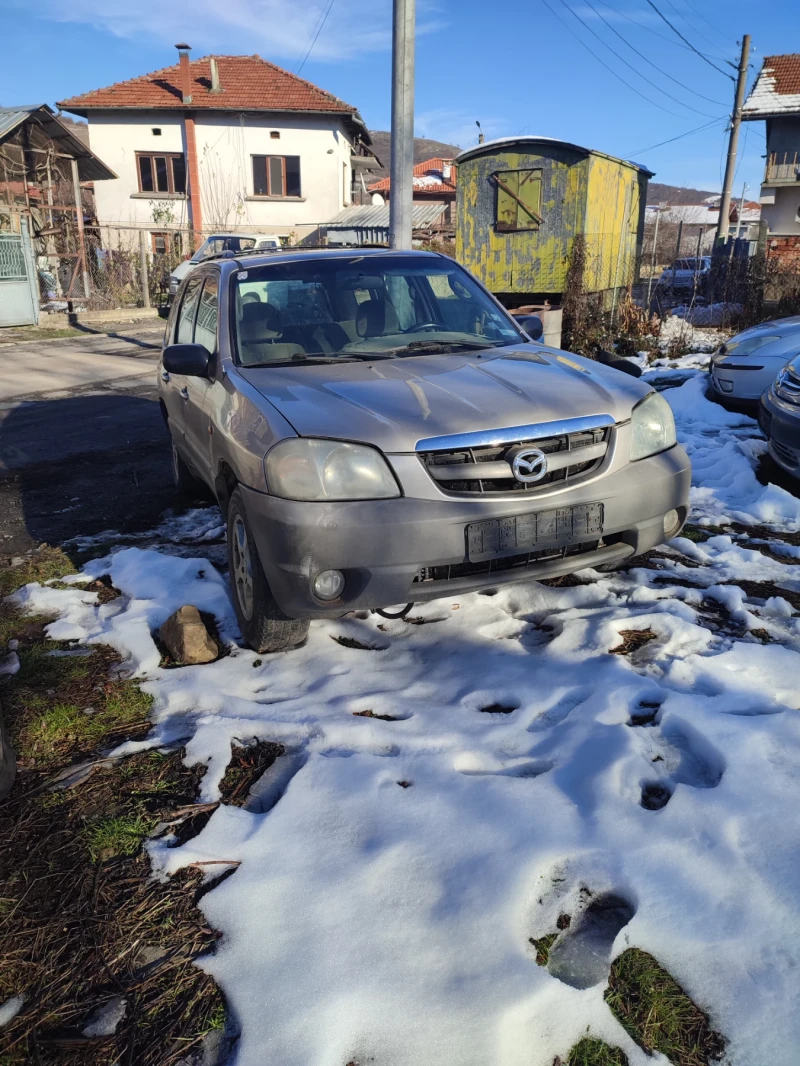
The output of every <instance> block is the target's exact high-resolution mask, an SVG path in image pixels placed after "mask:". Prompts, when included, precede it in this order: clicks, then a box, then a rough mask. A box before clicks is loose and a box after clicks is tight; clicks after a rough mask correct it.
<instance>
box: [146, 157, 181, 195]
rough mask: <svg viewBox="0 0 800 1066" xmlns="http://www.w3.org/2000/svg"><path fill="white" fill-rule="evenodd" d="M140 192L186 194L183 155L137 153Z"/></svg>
mask: <svg viewBox="0 0 800 1066" xmlns="http://www.w3.org/2000/svg"><path fill="white" fill-rule="evenodd" d="M136 169H137V171H138V174H139V192H153V193H159V192H166V193H185V192H186V161H185V159H184V157H183V156H182V155H150V154H149V153H148V154H145V153H144V152H137V153H136Z"/></svg>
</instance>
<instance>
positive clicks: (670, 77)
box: [586, 0, 725, 107]
mask: <svg viewBox="0 0 800 1066" xmlns="http://www.w3.org/2000/svg"><path fill="white" fill-rule="evenodd" d="M586 3H587V4H588V5H589V7H590V8H591V9H592V10H593V11H595V12H596V13H597V16H598V18H601V19H602V20H603V22H604V23H605V24H606V26H608V28H609V29H610V30H611V32H612V33H615V34H616V35H617V37H619V39H620V40H621V41H622V43H623V44H626V45H627V46H628V48H630V49H631V50H632V51H633V52H635V53H636V54H637V56H641V58H642V59H644V60H645V62H647V63H649V64H650V66H651V67H652V68H653V69H654V70H657V71H658V73H659V74H663V75H664V77H665V78H669V80H670V81H672V82H674V83H675V84H676V85H678V86H680V88H681V89H685V90H686V91H687V92H690V93H694V94H695V96H699V97H700V99H701V100H707V101H708V102H709V103H710V104H719V106H720V107H725V104H724V103H723V102H722V100H712V99H711V97H710V96H703V94H702V93H699V92H698V91H697V90H696V89H691V88H690V87H689V86H688V85H684V84H683V82H682V81H678V79H677V78H673V76H672V75H671V74H668V73H667V71H666V70H662V69H661V67H658V66H656V64H655V63H654V62H653V61H652V59H650V58H649V57H648V56H646V55H645V54H644V52H640V51H639V49H638V48H636V47H635V46H634V45H632V44H631V43H630V41H629V40H627V38H625V37H623V36H622V34H621V33H620V32H619V30H617V29H616V28H615V27H614V26H613V25H612V24H611V23H610V22H609V21H608V19H607V18H606V17H605V16H604V15H603V13H602V11H599V10H598V9H597V8H596V7H595V6H594V4H593V3H592V0H586Z"/></svg>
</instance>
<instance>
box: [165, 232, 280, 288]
mask: <svg viewBox="0 0 800 1066" xmlns="http://www.w3.org/2000/svg"><path fill="white" fill-rule="evenodd" d="M282 247H283V245H282V243H281V239H280V237H279V236H275V235H266V234H264V233H214V234H212V235H211V236H210V237H206V239H205V240H204V241H203V243H202V244H201V245H200V247H199V248H198V249H197V251H196V252H195V253H194V255H193V256H192V257H191V259H184V260H183V261H182V262H180V263H178V265H177V266H176V267H175V269H174V270H173V271H172V272H171V273H170V276H169V294H168V301H169V303H170V304H171V303H172V300H173V299H174V298H175V293H176V292H177V291H178V288H179V286H180V283H181V282H182V281H183V279H184V278H185V277H186V275H187V274H190V273H191V272H192V271H193V270H194V268H195V267H196V266H198V265H199V264H200V263H202V262H203V260H204V259H208V258H209V256H213V255H219V254H220V253H221V252H233V253H234V254H235V253H237V252H249V251H251V250H252V249H257V250H261V251H264V252H279V251H280V250H281V248H282Z"/></svg>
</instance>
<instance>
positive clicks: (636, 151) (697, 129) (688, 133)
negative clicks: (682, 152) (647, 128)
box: [625, 115, 726, 157]
mask: <svg viewBox="0 0 800 1066" xmlns="http://www.w3.org/2000/svg"><path fill="white" fill-rule="evenodd" d="M725 117H726V116H725V115H720V116H719V118H714V119H712V120H711V122H704V123H703V125H702V126H695V128H694V129H693V130H687V131H686V133H679V134H678V135H677V137H670V138H669V140H666V141H659V142H658V144H651V145H648V147H647V148H635V149H634V150H633V151H632V152H626V153H625V156H626V157H628V156H634V155H638V154H639V153H640V152H653V151H655V149H656V148H663V146H664V145H665V144H672V143H673V141H680V140H682V139H683V138H684V137H691V135H692V134H693V133H700V132H701V130H707V129H709V128H710V127H711V126H713V125H715V124H716V123H717V122H721V121H722V120H723V119H724V118H725Z"/></svg>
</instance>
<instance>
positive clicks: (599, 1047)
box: [553, 1036, 628, 1066]
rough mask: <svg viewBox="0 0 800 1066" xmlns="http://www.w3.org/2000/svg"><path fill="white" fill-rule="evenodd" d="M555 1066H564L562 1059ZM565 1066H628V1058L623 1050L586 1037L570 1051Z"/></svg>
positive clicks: (557, 1060)
mask: <svg viewBox="0 0 800 1066" xmlns="http://www.w3.org/2000/svg"><path fill="white" fill-rule="evenodd" d="M553 1066H562V1064H561V1059H556V1061H555V1062H554V1063H553ZM565 1066H628V1056H627V1055H626V1054H625V1052H624V1051H623V1050H622V1048H618V1047H611V1046H610V1045H609V1044H606V1043H604V1042H603V1041H602V1040H597V1039H596V1038H595V1037H591V1036H585V1037H584V1038H583V1040H581V1041H580V1042H579V1043H577V1044H576V1045H575V1047H574V1048H573V1049H572V1050H571V1051H570V1053H569V1055H568V1057H567V1061H566V1064H565Z"/></svg>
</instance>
